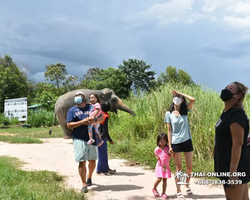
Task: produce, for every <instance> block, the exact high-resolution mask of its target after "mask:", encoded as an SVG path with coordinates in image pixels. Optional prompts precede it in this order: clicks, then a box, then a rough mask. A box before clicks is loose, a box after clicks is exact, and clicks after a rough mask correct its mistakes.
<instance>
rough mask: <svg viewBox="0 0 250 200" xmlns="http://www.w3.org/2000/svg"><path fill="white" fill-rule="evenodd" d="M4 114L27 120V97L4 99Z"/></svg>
mask: <svg viewBox="0 0 250 200" xmlns="http://www.w3.org/2000/svg"><path fill="white" fill-rule="evenodd" d="M4 114H5V116H6V117H9V118H12V117H17V118H18V120H19V121H27V118H28V111H27V97H24V98H18V99H5V100H4Z"/></svg>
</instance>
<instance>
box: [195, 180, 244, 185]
mask: <svg viewBox="0 0 250 200" xmlns="http://www.w3.org/2000/svg"><path fill="white" fill-rule="evenodd" d="M194 183H195V184H197V185H224V184H228V185H240V184H242V180H195V181H194Z"/></svg>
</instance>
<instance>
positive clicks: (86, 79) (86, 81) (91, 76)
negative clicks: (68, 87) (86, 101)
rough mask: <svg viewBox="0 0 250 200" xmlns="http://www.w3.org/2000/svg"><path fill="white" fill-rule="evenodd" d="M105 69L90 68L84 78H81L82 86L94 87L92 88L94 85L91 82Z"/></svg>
mask: <svg viewBox="0 0 250 200" xmlns="http://www.w3.org/2000/svg"><path fill="white" fill-rule="evenodd" d="M102 71H103V69H100V68H98V67H95V68H89V69H88V71H87V73H86V74H84V75H83V79H82V80H81V84H80V85H81V87H83V88H88V89H94V88H92V87H93V85H92V86H91V85H90V82H92V81H95V76H98V75H100V74H101V72H102Z"/></svg>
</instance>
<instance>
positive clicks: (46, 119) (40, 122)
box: [27, 109, 58, 127]
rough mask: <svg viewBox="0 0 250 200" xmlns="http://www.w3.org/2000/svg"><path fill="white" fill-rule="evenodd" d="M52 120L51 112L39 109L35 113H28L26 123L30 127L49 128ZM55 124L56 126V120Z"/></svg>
mask: <svg viewBox="0 0 250 200" xmlns="http://www.w3.org/2000/svg"><path fill="white" fill-rule="evenodd" d="M53 118H54V112H53V111H47V110H45V109H39V110H37V111H33V110H30V111H29V112H28V120H27V123H28V124H30V125H31V127H41V126H45V127H49V126H51V125H52V123H53ZM55 124H58V121H57V120H55Z"/></svg>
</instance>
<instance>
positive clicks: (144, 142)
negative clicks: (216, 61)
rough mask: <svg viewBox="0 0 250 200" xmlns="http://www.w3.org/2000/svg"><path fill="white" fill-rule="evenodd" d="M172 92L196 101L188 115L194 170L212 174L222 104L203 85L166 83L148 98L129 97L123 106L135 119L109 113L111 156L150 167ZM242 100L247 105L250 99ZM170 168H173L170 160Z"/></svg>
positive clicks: (212, 92)
mask: <svg viewBox="0 0 250 200" xmlns="http://www.w3.org/2000/svg"><path fill="white" fill-rule="evenodd" d="M173 89H175V90H177V91H179V92H182V93H186V94H189V95H191V96H193V97H194V98H195V99H196V102H195V104H194V106H193V108H192V109H191V112H190V113H189V114H188V120H189V125H190V130H191V135H192V141H193V146H194V151H193V153H194V158H193V160H194V170H193V171H213V157H212V153H213V145H214V132H215V128H214V126H215V123H216V122H217V120H218V119H219V117H220V114H221V112H222V111H223V102H222V101H221V99H220V97H219V94H218V93H217V92H215V91H213V90H211V89H208V88H204V87H202V86H187V85H174V84H169V85H167V86H164V87H160V88H159V89H157V90H155V91H152V92H151V93H149V94H147V95H141V96H140V95H139V96H134V95H131V97H130V98H129V99H127V100H126V101H124V103H125V104H126V105H128V106H129V107H130V108H131V109H132V110H134V112H135V114H136V116H135V117H131V116H130V115H128V114H127V113H125V112H119V113H118V115H115V114H113V113H111V114H110V115H111V118H110V123H109V124H110V126H109V131H110V134H111V136H112V138H113V140H114V141H115V142H116V145H112V146H110V147H109V148H110V150H111V152H112V153H117V154H122V155H123V156H126V158H128V159H130V160H134V161H139V162H140V163H141V164H146V165H148V166H150V167H152V168H153V167H154V166H155V163H156V160H155V158H154V156H153V152H154V148H155V147H156V137H157V135H158V134H159V133H160V132H166V126H165V124H164V117H165V113H166V111H167V110H168V109H169V107H170V104H171V103H172V98H173V96H172V94H171V91H172V90H173ZM245 101H246V102H245V104H246V105H248V104H249V100H248V99H246V100H245ZM246 111H247V112H248V113H249V106H246ZM166 133H167V132H166ZM171 166H172V169H173V161H171Z"/></svg>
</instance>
